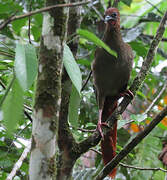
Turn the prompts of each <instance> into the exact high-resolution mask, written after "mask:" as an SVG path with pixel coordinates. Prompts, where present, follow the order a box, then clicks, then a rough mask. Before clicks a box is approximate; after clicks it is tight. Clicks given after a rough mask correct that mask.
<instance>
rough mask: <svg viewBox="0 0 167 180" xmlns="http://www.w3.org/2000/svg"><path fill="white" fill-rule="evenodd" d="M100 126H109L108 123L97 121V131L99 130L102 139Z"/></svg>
mask: <svg viewBox="0 0 167 180" xmlns="http://www.w3.org/2000/svg"><path fill="white" fill-rule="evenodd" d="M102 126H105V127H107V128H109V126H108V124H107V123H105V122H102V123H99V122H98V124H97V129H98V131H99V133H100V135H101V137H102V139H103V140H104V134H103V131H102Z"/></svg>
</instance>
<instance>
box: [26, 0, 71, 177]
mask: <svg viewBox="0 0 167 180" xmlns="http://www.w3.org/2000/svg"><path fill="white" fill-rule="evenodd" d="M55 2H56V3H55ZM60 3H61V4H62V3H68V0H63V1H62V0H61V1H60V0H57V1H54V0H47V1H46V6H49V5H54V4H60ZM67 19H68V8H57V9H55V10H51V11H49V12H45V13H44V17H43V28H42V37H41V44H40V54H39V69H38V78H37V88H36V95H35V106H34V113H33V114H34V116H33V117H34V118H33V128H32V147H31V156H30V168H29V179H30V180H37V179H40V180H42V179H45V180H46V179H47V180H51V179H56V163H55V153H56V149H57V144H56V136H57V131H58V119H59V110H60V104H61V74H62V58H63V47H64V42H65V40H66V29H67V28H66V26H67Z"/></svg>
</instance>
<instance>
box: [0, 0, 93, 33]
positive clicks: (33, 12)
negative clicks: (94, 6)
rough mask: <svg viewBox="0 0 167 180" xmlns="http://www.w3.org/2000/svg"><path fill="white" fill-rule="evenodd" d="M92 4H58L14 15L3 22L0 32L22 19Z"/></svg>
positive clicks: (89, 0)
mask: <svg viewBox="0 0 167 180" xmlns="http://www.w3.org/2000/svg"><path fill="white" fill-rule="evenodd" d="M90 2H91V0H88V1H86V2H85V1H84V2H77V3H69V4H56V5H53V6H48V7H44V8H41V9H38V10H35V11H31V12H28V13H25V14H22V15H19V16H15V15H14V16H11V17H10V18H9V19H7V20H6V21H5V22H3V23H2V24H1V25H0V30H2V29H3V28H4V27H6V26H7V25H8V24H9V23H10V22H12V21H15V20H18V19H22V18H25V17H30V16H33V15H35V14H39V13H42V12H47V11H50V10H52V9H54V8H60V7H75V6H82V5H86V4H88V3H90Z"/></svg>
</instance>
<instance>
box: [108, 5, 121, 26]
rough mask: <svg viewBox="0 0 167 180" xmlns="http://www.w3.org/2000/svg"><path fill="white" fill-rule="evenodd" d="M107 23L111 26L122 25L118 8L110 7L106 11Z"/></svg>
mask: <svg viewBox="0 0 167 180" xmlns="http://www.w3.org/2000/svg"><path fill="white" fill-rule="evenodd" d="M105 23H106V24H108V25H109V27H110V28H119V27H120V13H119V11H118V9H117V8H108V9H107V10H106V12H105Z"/></svg>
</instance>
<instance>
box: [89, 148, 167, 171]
mask: <svg viewBox="0 0 167 180" xmlns="http://www.w3.org/2000/svg"><path fill="white" fill-rule="evenodd" d="M90 150H91V151H93V152H95V153H97V154H99V155H102V153H101V152H100V151H98V150H96V149H93V148H90ZM119 165H120V166H122V167H125V168H131V169H136V170H141V171H163V172H167V170H165V169H163V168H148V167H137V166H132V165H129V164H124V163H121V162H120V163H119Z"/></svg>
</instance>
